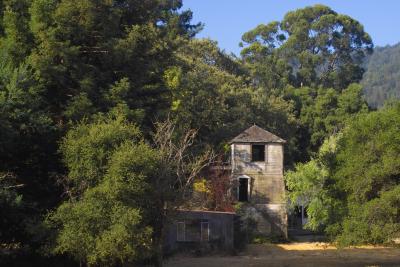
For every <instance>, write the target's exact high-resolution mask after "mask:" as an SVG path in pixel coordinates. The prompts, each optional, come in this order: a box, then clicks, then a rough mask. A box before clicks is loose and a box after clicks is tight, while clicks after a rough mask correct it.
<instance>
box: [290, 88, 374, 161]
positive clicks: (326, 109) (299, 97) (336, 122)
mask: <svg viewBox="0 0 400 267" xmlns="http://www.w3.org/2000/svg"><path fill="white" fill-rule="evenodd" d="M285 98H287V99H291V100H292V101H294V103H295V107H296V113H297V114H298V115H297V116H298V117H299V120H300V125H301V126H302V129H303V132H300V133H298V134H299V138H300V139H302V142H304V144H303V145H302V146H303V147H304V149H306V150H307V152H309V153H310V152H313V151H316V150H317V149H318V148H319V147H320V146H321V145H322V143H323V140H324V139H325V138H328V137H329V136H330V135H333V134H335V133H338V132H339V131H340V130H341V129H343V127H344V126H345V124H346V122H348V121H351V120H352V119H353V118H354V116H356V115H357V114H359V113H367V112H368V106H367V103H366V101H365V100H364V98H363V92H362V87H361V86H360V85H358V84H350V85H349V86H348V87H347V88H346V89H344V90H342V91H341V92H338V91H336V90H334V89H332V88H329V89H328V88H321V89H318V90H317V89H314V88H309V87H302V88H292V87H288V88H286V90H285Z"/></svg>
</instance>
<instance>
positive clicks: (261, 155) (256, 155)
mask: <svg viewBox="0 0 400 267" xmlns="http://www.w3.org/2000/svg"><path fill="white" fill-rule="evenodd" d="M251 161H265V145H251Z"/></svg>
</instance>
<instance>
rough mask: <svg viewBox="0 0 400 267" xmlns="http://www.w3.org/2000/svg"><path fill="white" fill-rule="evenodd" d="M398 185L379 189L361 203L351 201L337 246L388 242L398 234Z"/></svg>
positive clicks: (399, 231)
mask: <svg viewBox="0 0 400 267" xmlns="http://www.w3.org/2000/svg"><path fill="white" fill-rule="evenodd" d="M399 207H400V185H396V186H394V187H393V188H392V189H390V190H387V191H382V192H380V195H379V197H377V198H374V199H373V200H371V201H369V202H367V203H365V204H364V205H357V204H355V205H351V210H350V214H351V216H349V217H347V218H345V219H344V221H343V232H342V233H341V234H340V235H339V237H338V243H339V244H340V245H341V246H350V245H356V244H382V243H385V244H390V243H392V242H393V239H394V238H397V237H398V236H399V234H400V223H399V222H400V208H399Z"/></svg>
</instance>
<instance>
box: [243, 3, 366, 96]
mask: <svg viewBox="0 0 400 267" xmlns="http://www.w3.org/2000/svg"><path fill="white" fill-rule="evenodd" d="M242 40H243V43H244V44H242V45H244V46H245V48H243V50H242V52H241V55H242V57H243V59H244V61H245V62H246V64H247V65H248V66H249V68H250V70H251V72H252V74H253V77H254V81H255V82H256V83H257V84H261V85H262V86H263V87H265V88H266V89H268V90H273V89H275V88H278V89H282V88H283V87H284V86H285V85H286V84H290V85H292V86H294V87H301V86H312V87H319V86H322V87H325V88H329V87H333V88H335V89H337V90H341V89H343V88H346V87H347V86H348V85H349V84H351V83H354V82H358V81H360V80H361V78H362V74H363V72H364V70H363V68H362V67H361V63H362V60H363V58H364V57H365V56H366V54H368V53H370V52H371V51H372V48H373V44H372V41H371V38H370V36H369V35H368V34H367V33H366V32H365V31H364V29H363V26H362V25H361V24H360V23H359V22H358V21H356V20H354V19H353V18H351V17H349V16H347V15H342V14H338V13H336V12H335V11H333V10H332V9H330V8H329V7H327V6H323V5H315V6H311V7H306V8H303V9H298V10H295V11H291V12H288V13H287V14H286V15H285V17H284V19H283V20H282V21H280V22H278V21H274V22H271V23H269V24H267V25H264V24H261V25H259V26H257V27H256V28H255V29H253V30H250V31H249V32H246V33H245V34H244V35H243V36H242Z"/></svg>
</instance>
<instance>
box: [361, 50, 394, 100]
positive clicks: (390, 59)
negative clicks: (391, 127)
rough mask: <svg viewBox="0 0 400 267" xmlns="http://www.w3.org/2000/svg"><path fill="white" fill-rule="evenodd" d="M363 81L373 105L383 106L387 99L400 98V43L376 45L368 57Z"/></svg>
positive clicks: (366, 95)
mask: <svg viewBox="0 0 400 267" xmlns="http://www.w3.org/2000/svg"><path fill="white" fill-rule="evenodd" d="M365 67H366V72H365V74H364V77H363V79H362V81H361V84H362V85H363V88H364V90H365V98H366V100H367V101H368V103H369V104H370V105H371V107H374V108H375V107H382V106H383V104H384V102H385V101H386V100H387V99H399V98H400V44H396V45H393V46H390V45H387V46H384V47H376V48H375V50H374V53H373V54H372V55H371V56H368V57H367V58H366V62H365Z"/></svg>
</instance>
